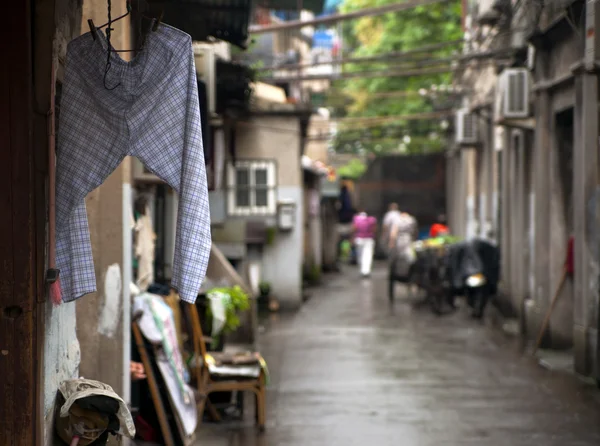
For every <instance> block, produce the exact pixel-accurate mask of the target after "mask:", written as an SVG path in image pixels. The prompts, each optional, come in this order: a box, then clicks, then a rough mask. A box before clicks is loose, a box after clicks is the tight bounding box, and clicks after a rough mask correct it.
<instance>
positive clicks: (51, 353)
mask: <svg viewBox="0 0 600 446" xmlns="http://www.w3.org/2000/svg"><path fill="white" fill-rule="evenodd" d="M55 17H56V36H55V40H54V57H55V60H57V61H61V62H62V61H64V60H65V54H66V47H67V43H68V42H69V41H70V40H71V39H72V38H73V37H75V36H77V35H79V32H80V22H81V4H80V2H79V1H77V0H57V2H56V14H55ZM63 68H64V67H60V68H59V69H58V77H57V80H58V81H59V82H61V81H62V79H61V73H62V71H63ZM76 323H77V317H76V305H75V304H72V303H71V304H63V305H61V306H59V307H53V306H52V304H51V303H49V302H48V303H46V310H45V317H44V374H43V393H41V394H42V397H43V402H42V407H43V411H44V413H43V415H44V432H43V444H45V445H52V444H54V403H55V400H56V393H57V390H58V386H59V384H60V383H61V382H62V381H64V380H66V379H71V378H76V377H77V376H78V374H79V369H78V368H79V362H80V346H79V342H78V339H77V335H76Z"/></svg>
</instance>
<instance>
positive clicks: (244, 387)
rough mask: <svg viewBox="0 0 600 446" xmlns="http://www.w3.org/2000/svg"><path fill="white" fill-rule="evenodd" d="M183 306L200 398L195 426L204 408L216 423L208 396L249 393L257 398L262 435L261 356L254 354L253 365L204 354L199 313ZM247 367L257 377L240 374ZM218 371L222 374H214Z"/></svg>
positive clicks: (263, 385)
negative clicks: (249, 367)
mask: <svg viewBox="0 0 600 446" xmlns="http://www.w3.org/2000/svg"><path fill="white" fill-rule="evenodd" d="M184 306H185V311H186V313H187V315H188V320H189V322H190V325H191V330H192V338H193V345H194V353H195V359H196V361H195V364H192V365H191V368H192V369H193V373H194V374H195V378H196V385H197V387H198V392H199V393H200V394H201V398H200V401H199V402H198V419H199V421H198V423H200V422H201V420H202V415H203V413H204V408H205V407H206V409H207V410H208V411H209V414H210V415H211V417H212V418H213V419H214V420H215V421H219V420H220V416H219V414H218V412H217V410H216V409H215V407H214V406H213V405H212V404H211V402H210V401H209V400H208V395H209V394H210V393H212V392H233V391H241V392H243V391H250V392H253V393H254V395H255V396H256V423H257V425H258V427H259V429H260V430H261V431H264V429H265V422H266V376H265V371H264V370H263V367H262V365H261V363H260V358H261V357H260V355H258V354H255V358H256V359H255V361H254V362H253V363H252V364H249V363H248V362H245V363H243V364H240V363H236V362H235V360H232V359H235V358H234V357H232V355H230V354H225V353H216V352H207V350H206V344H205V337H204V335H203V334H202V326H201V325H200V317H199V315H198V309H197V308H196V305H194V304H184ZM215 366H218V367H215ZM248 366H251V367H256V368H257V370H258V371H259V372H258V376H257V377H254V376H248V375H244V374H243V373H241V372H242V369H243V368H247V367H248ZM217 368H218V369H219V370H220V371H224V372H225V373H216V372H215V370H216V369H217ZM211 369H212V370H211Z"/></svg>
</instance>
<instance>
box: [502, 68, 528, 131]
mask: <svg viewBox="0 0 600 446" xmlns="http://www.w3.org/2000/svg"><path fill="white" fill-rule="evenodd" d="M501 76H502V77H503V79H502V80H501V81H500V84H499V85H500V86H501V88H502V90H503V91H502V115H503V118H505V119H518V118H521V119H522V118H528V117H529V71H528V70H527V69H526V68H507V69H506V70H504V71H503V72H502V75H501Z"/></svg>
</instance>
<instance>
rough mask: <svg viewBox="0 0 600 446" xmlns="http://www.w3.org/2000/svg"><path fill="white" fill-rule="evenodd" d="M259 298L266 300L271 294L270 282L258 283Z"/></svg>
mask: <svg viewBox="0 0 600 446" xmlns="http://www.w3.org/2000/svg"><path fill="white" fill-rule="evenodd" d="M258 291H259V298H260V299H261V300H267V299H268V298H269V296H270V295H271V284H270V283H269V282H261V283H260V284H259V285H258Z"/></svg>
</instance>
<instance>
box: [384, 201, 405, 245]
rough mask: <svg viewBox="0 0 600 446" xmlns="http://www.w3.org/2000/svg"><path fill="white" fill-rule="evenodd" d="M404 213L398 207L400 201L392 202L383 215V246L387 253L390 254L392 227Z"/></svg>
mask: <svg viewBox="0 0 600 446" xmlns="http://www.w3.org/2000/svg"><path fill="white" fill-rule="evenodd" d="M401 215H402V214H401V213H400V210H399V208H398V203H390V205H389V206H388V211H387V212H386V213H385V215H384V216H383V221H382V231H381V240H380V243H381V247H382V248H383V249H384V251H386V255H389V250H388V245H389V242H390V235H391V231H392V227H393V226H394V224H395V223H396V222H397V221H398V218H400V216H401Z"/></svg>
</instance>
